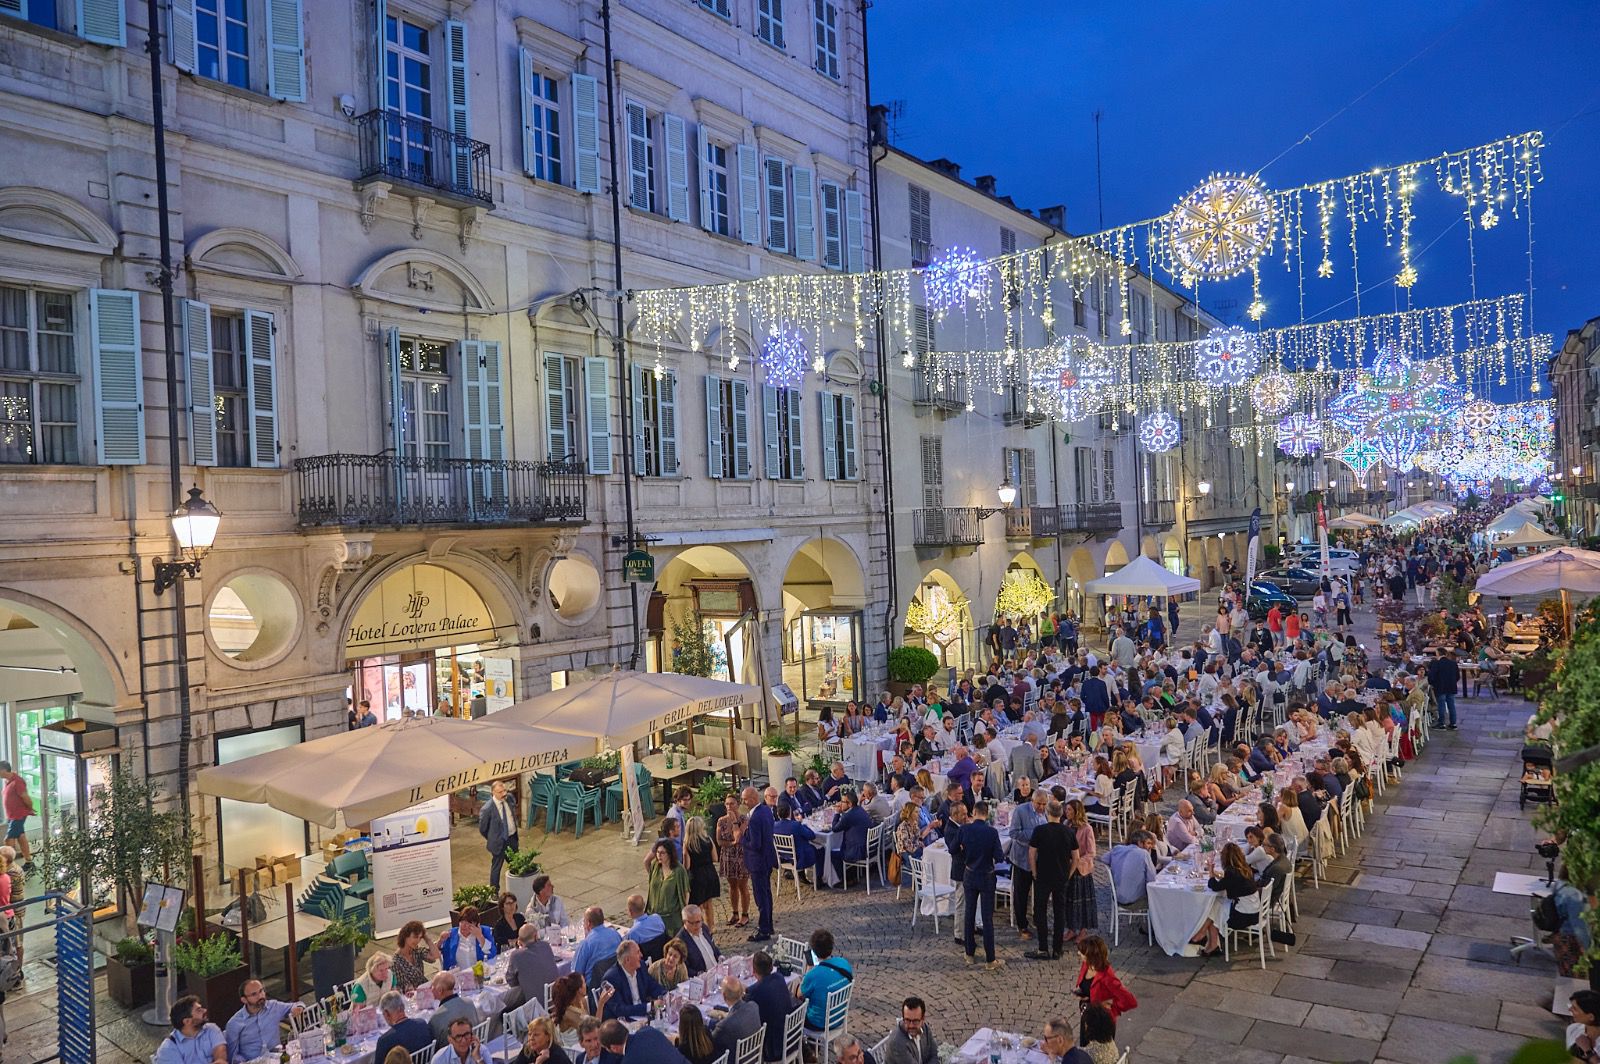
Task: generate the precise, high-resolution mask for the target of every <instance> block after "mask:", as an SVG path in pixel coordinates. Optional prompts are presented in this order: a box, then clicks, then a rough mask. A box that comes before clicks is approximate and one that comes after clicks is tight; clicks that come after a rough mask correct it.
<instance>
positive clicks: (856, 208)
mask: <svg viewBox="0 0 1600 1064" xmlns="http://www.w3.org/2000/svg"><path fill="white" fill-rule="evenodd" d="M864 239H865V237H864V235H863V233H862V229H861V193H859V192H856V191H854V190H853V189H846V190H845V194H844V253H845V267H844V268H845V269H846V270H849V271H850V272H851V273H860V272H861V271H862V270H863V269H865V268H866V249H865V246H864V243H863V241H864Z"/></svg>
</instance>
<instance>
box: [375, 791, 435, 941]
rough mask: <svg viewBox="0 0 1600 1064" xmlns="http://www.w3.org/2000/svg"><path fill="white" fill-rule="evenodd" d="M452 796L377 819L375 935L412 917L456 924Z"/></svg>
mask: <svg viewBox="0 0 1600 1064" xmlns="http://www.w3.org/2000/svg"><path fill="white" fill-rule="evenodd" d="M454 891H455V884H454V882H453V879H452V876H451V871H450V799H449V796H445V797H442V798H435V799H433V800H432V801H428V802H423V803H421V804H420V805H414V806H411V807H410V808H409V809H402V810H401V811H400V812H398V813H391V814H390V815H388V816H381V817H375V818H374V819H373V821H372V923H373V935H374V937H376V938H383V937H385V936H387V935H392V934H394V933H395V932H397V931H399V930H400V928H401V927H402V926H403V925H404V924H405V923H406V922H407V921H409V920H421V921H422V922H423V923H424V924H426V925H429V926H431V925H434V924H440V923H449V922H450V902H451V896H452V894H453V893H454Z"/></svg>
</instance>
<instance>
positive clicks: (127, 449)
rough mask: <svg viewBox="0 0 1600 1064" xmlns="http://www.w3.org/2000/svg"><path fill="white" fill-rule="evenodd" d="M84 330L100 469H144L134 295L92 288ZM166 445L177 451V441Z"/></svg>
mask: <svg viewBox="0 0 1600 1064" xmlns="http://www.w3.org/2000/svg"><path fill="white" fill-rule="evenodd" d="M89 329H90V337H89V345H90V349H91V353H92V355H93V357H94V383H95V437H96V450H97V452H98V456H99V460H100V464H101V465H143V464H144V366H143V364H142V361H143V360H142V358H141V347H140V343H139V293H137V292H122V291H116V290H113V289H107V288H95V289H91V290H90V292H89ZM171 446H174V447H176V446H177V441H176V440H173V441H171Z"/></svg>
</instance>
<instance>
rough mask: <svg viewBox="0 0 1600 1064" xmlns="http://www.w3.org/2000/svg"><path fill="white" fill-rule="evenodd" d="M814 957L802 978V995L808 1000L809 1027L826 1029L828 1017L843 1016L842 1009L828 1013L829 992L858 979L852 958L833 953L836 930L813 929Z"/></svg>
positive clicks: (820, 1029) (801, 996) (807, 1015)
mask: <svg viewBox="0 0 1600 1064" xmlns="http://www.w3.org/2000/svg"><path fill="white" fill-rule="evenodd" d="M810 945H811V957H812V959H813V960H814V961H816V963H815V964H814V965H813V966H812V967H811V968H810V969H808V970H807V971H806V974H805V975H804V976H802V977H801V979H800V998H801V1000H803V1001H805V1003H806V1027H808V1028H809V1029H811V1030H813V1031H822V1030H826V1029H827V1028H828V1026H829V1024H828V1020H829V1019H830V1018H831V1019H834V1020H837V1019H840V1018H841V1016H842V1012H841V1013H839V1014H836V1015H834V1016H832V1017H829V1016H828V995H829V994H831V993H833V992H834V991H835V990H838V989H839V988H840V987H842V986H845V985H847V984H849V983H851V982H854V981H855V977H856V974H855V971H854V969H852V968H851V967H850V962H849V961H848V960H846V959H845V958H843V957H835V956H834V955H833V932H832V931H828V930H826V929H822V928H819V929H817V930H816V931H813V932H811V943H810Z"/></svg>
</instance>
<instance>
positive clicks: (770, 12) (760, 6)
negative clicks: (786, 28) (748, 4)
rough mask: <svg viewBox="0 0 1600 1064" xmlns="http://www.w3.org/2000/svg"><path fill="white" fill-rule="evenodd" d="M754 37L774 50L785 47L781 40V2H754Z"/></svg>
mask: <svg viewBox="0 0 1600 1064" xmlns="http://www.w3.org/2000/svg"><path fill="white" fill-rule="evenodd" d="M756 36H757V37H760V38H761V39H762V40H763V41H766V42H767V43H768V44H770V45H772V47H774V48H785V47H787V44H786V42H785V41H784V39H783V0H756Z"/></svg>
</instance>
